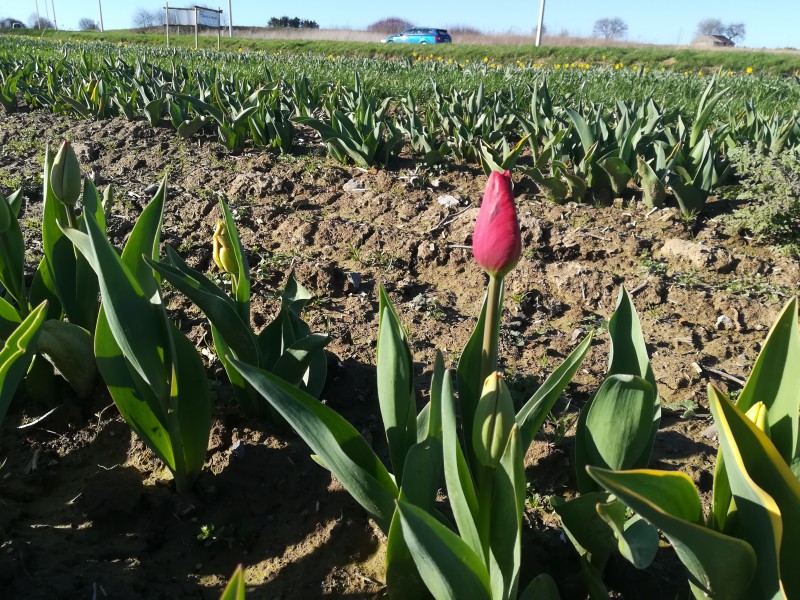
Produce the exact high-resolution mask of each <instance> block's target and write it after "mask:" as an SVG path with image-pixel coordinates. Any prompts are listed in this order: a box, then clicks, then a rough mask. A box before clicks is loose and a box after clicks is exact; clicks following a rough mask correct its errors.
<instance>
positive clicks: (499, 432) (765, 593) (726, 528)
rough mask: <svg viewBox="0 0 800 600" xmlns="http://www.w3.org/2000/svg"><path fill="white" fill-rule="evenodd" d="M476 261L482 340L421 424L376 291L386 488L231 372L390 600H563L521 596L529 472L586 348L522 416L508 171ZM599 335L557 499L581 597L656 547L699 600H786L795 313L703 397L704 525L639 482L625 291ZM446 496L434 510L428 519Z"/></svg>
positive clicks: (363, 445) (317, 428)
mask: <svg viewBox="0 0 800 600" xmlns="http://www.w3.org/2000/svg"><path fill="white" fill-rule="evenodd" d="M473 252H474V257H475V260H476V261H477V263H478V264H479V265H480V266H481V267H482V268H483V269H484V270H485V272H486V273H487V275H488V286H487V291H486V296H485V301H484V304H483V307H482V310H481V313H480V315H479V318H478V321H477V325H476V327H475V330H474V331H473V333H472V336H471V337H470V339H469V341H468V342H467V344H466V346H465V348H464V350H463V352H462V354H461V357H460V359H459V362H458V368H457V369H456V371H455V373H451V372H450V371H449V370H448V369H446V368H445V365H444V361H443V359H442V357H441V355H438V356H437V358H436V361H435V363H434V365H433V377H432V381H431V389H430V400H429V402H428V404H427V405H426V406H425V407H424V408H423V409H422V410H421V411H420V412H419V413H417V410H416V406H417V402H416V399H415V392H414V390H415V386H414V381H413V357H412V355H411V351H410V347H409V343H408V339H407V336H406V334H405V330H404V329H403V327H402V324H401V323H400V320H399V318H398V315H397V312H396V311H395V309H394V307H393V305H392V303H391V301H390V299H389V297H388V295H387V294H386V292H385V291H384V290H383V289H381V290H380V292H379V302H380V307H379V314H380V317H379V323H378V343H377V356H376V364H377V392H378V402H379V407H380V413H381V418H382V421H383V425H384V429H385V435H386V440H387V444H388V449H389V459H390V460H389V462H390V464H391V471H390V470H389V469H387V468H386V466H385V465H384V464H383V462H382V461H381V460H380V459H379V457H378V456H377V455H376V454H375V453H374V451H373V450H372V448H371V447H370V445H369V444H368V443H367V442H366V441H365V440H364V439H363V438H362V437H361V435H360V434H359V433H358V431H357V430H356V429H355V428H354V427H353V426H352V425H350V424H349V423H348V422H347V421H346V420H345V419H343V418H342V417H341V416H339V415H338V414H337V413H336V412H335V411H333V410H332V409H331V408H329V407H328V406H326V405H324V404H321V403H320V402H318V401H317V400H315V399H314V398H312V397H311V396H309V395H308V394H306V393H304V392H303V391H302V390H300V389H298V388H297V387H296V386H292V385H289V384H287V383H286V382H284V381H282V380H281V379H280V378H278V377H276V376H275V375H273V374H270V373H267V372H265V371H263V370H260V369H258V368H257V367H254V366H252V365H248V364H245V363H243V362H240V361H236V360H233V361H232V362H233V366H234V368H236V369H237V370H239V372H240V373H241V374H242V376H243V378H244V379H245V380H247V381H248V382H249V383H250V384H251V385H252V386H253V388H255V389H256V390H257V391H258V392H260V393H261V394H262V395H263V397H264V398H265V399H266V400H267V401H268V402H269V403H270V404H271V405H272V406H273V407H274V408H275V410H277V411H278V412H279V413H280V414H281V415H282V416H283V417H284V418H285V419H286V421H287V422H288V423H289V425H291V426H292V427H293V428H294V429H295V431H296V432H297V433H298V434H299V435H300V436H301V437H302V438H303V439H304V440H305V442H306V443H307V444H308V446H309V448H310V449H311V451H312V452H313V455H312V456H313V458H314V460H315V461H316V462H317V463H319V464H320V466H322V467H324V468H326V469H328V470H330V471H331V473H332V474H333V475H334V476H336V478H337V479H338V480H339V481H340V482H341V483H342V484H343V485H344V487H345V488H346V489H347V490H348V492H349V493H350V494H351V495H352V496H353V498H354V499H355V500H356V501H357V502H358V503H359V504H360V505H361V506H362V507H364V509H365V510H366V511H367V513H368V514H369V515H370V516H371V517H372V518H373V519H374V520H375V522H376V523H377V524H378V526H379V527H380V528H381V529H382V530H383V531H384V533H385V534H386V536H387V548H386V584H387V588H388V592H389V595H390V597H393V598H421V597H428V596H432V597H434V598H436V599H437V600H455V599H460V598H486V599H502V600H507V599H509V600H510V599H514V598H524V599H532V598H558V586H557V584H556V582H555V581H554V580H553V579H552V578H551V577H550V576H549V575H548V574H546V573H542V574H540V575H538V576H537V577H535V578H534V579H533V580H532V581H530V582H528V583H527V585H525V582H522V581H520V576H519V574H520V567H521V565H522V561H523V557H522V555H521V531H522V523H523V512H524V502H525V487H526V476H525V469H524V463H523V457H524V455H525V453H526V451H527V449H528V446H529V445H530V443H531V442H532V440H533V438H534V436H535V435H536V433H537V431H538V430H539V428H540V427H541V425H542V424H543V422H544V420H545V417H546V415H547V414H548V413H549V412H550V411H551V409H552V408H553V405H554V403H555V401H556V400H557V399H558V397H559V396H560V395H561V393H562V392H563V390H564V389H565V388H566V386H567V385H568V384H569V382H570V380H571V379H572V377H573V375H574V374H575V372H576V371H577V370H578V368H579V366H580V364H581V362H582V360H583V358H584V356H585V354H586V352H587V350H588V348H589V346H590V344H591V336H589V337H587V338H586V339H584V340H583V341H582V342H581V343H579V344H578V345H577V346H576V348H575V349H574V350H573V351H572V353H571V354H570V355H569V356H568V357H567V358H566V359H565V360H564V362H563V363H562V364H561V365H560V366H559V367H558V368H557V369H555V371H553V373H552V374H551V375H550V376H549V377H547V378H546V379H545V381H544V382H543V383H542V385H541V387H540V388H539V389H538V390H537V391H536V392H535V393H534V394H533V396H532V397H531V398H530V399H529V400H528V401H527V402H526V403H525V404H524V405H523V406H522V408H521V409H520V410H519V411H515V408H514V402H513V400H512V398H511V395H510V393H509V390H508V387H507V386H506V384H505V382H504V377H503V375H502V373H501V372H499V371H498V370H497V369H498V356H497V352H498V343H497V341H498V335H499V327H500V316H501V311H500V306H501V303H502V295H503V278H504V276H505V275H506V274H507V273H508V272H509V271H510V270H511V269H512V268H513V267H514V265H515V264H516V262H517V260H518V258H519V256H520V252H521V246H520V232H519V226H518V222H517V218H516V212H515V207H514V200H513V194H512V186H511V179H510V175H509V173H508V172H505V173H501V172H498V171H493V172H492V173H491V174H490V176H489V181H488V183H487V187H486V191H485V194H484V199H483V203H482V204H481V209H480V212H479V214H478V219H477V222H476V224H475V231H474V234H473ZM608 331H609V335H610V341H611V345H610V352H609V364H608V370H607V373H606V376H605V379H604V381H603V383H602V384H601V385H600V387H599V388H598V389H597V391H596V392H595V394H594V395H593V396H592V398H591V399H590V400H589V402H587V404H586V405H585V406H584V407H583V409H582V410H581V412H580V416H579V419H578V422H577V427H576V442H575V465H576V476H577V481H578V487H579V491H580V495H579V496H577V497H575V498H573V499H571V500H569V501H565V500H562V499H559V498H551V504H552V506H553V507H554V510H555V512H556V513H557V514H558V515H559V517H560V519H561V522H562V525H563V527H564V531H565V533H566V534H567V536H568V537H569V539H570V540H571V541H572V543H573V544H574V545H575V548H576V550H577V551H578V553H579V555H580V564H581V572H582V575H583V577H584V580H585V582H586V586H587V589H588V591H589V594H590V596H591V597H592V598H607V597H609V593H608V591H607V589H606V587H605V584H604V582H603V568H604V566H605V564H606V562H607V561H608V559H609V558H610V556H611V555H612V554H614V553H619V554H620V555H621V556H623V557H624V558H625V559H627V560H628V561H630V562H631V563H632V564H633V565H634V566H635V567H636V568H640V569H643V568H646V567H648V566H649V565H650V564H651V563H652V561H653V559H654V558H655V556H656V552H657V550H658V548H659V531H661V532H662V533H663V534H664V536H665V537H666V538H667V539H668V540H669V541H670V543H671V544H672V546H673V548H674V549H675V551H676V553H677V555H678V557H679V558H680V560H681V561H682V562H683V563H684V565H685V566H686V571H687V577H688V585H689V587H690V589H691V591H692V594H693V595H694V596H695V597H696V598H699V599H700V598H725V599H728V598H765V599H766V598H792V597H794V596H795V595H796V594H797V593H798V575H797V570H796V569H795V568H794V564H795V562H794V561H795V560H796V558H797V553H798V550H800V548H798V541H797V539H796V537H795V536H793V535H792V534H791V532H793V531H795V530H796V527H797V525H798V523H797V519H798V518H800V482H798V474H800V468H799V467H798V465H800V459H799V458H798V415H799V413H800V391H798V390H800V376H798V374H797V371H796V368H795V367H796V364H797V361H798V360H800V330H799V329H798V312H797V300H796V299H793V300H791V301H790V302H789V303H788V304H787V306H786V308H785V309H784V311H783V312H782V314H781V316H780V317H779V318H778V320H777V322H776V324H775V325H774V327H773V328H772V330H771V332H770V333H769V335H768V337H767V340H766V342H765V343H764V346H763V348H762V351H761V353H760V355H759V357H758V359H757V360H756V363H755V365H754V368H753V371H752V373H751V375H750V377H749V379H748V381H747V384H746V385H745V388H744V390H743V392H742V394H741V395H740V396H739V399H738V401H737V402H736V403H735V404H734V403H732V402H731V401H730V400H729V399H728V398H726V397H725V395H724V394H723V393H722V392H720V391H719V390H717V389H716V388H714V387H713V386H712V387H710V388H709V405H710V407H711V411H712V415H713V417H714V421H715V423H716V425H717V428H718V431H719V436H720V451H719V456H718V458H717V468H716V472H715V477H714V502H713V509H712V513H711V514H710V515H709V516H708V517H704V515H703V512H702V505H701V501H700V497H699V494H698V492H697V490H696V488H695V487H694V484H693V483H692V482H691V480H690V479H689V478H688V477H687V476H686V475H684V474H681V473H674V472H661V471H653V470H647V466H648V464H649V462H650V456H651V454H652V450H653V446H654V443H655V439H656V435H657V432H658V427H659V423H660V418H661V407H660V401H659V396H658V390H657V384H656V380H655V377H654V374H653V370H652V368H651V366H650V361H649V357H648V354H647V350H646V346H645V342H644V336H643V332H642V328H641V324H640V321H639V318H638V316H637V314H636V310H635V308H634V306H633V303H632V301H631V298H630V296H629V294H628V293H627V292H626V291H625V289H624V288H623V289H621V290H620V295H619V299H618V302H617V307H616V309H615V311H614V314H613V315H612V316H611V318H610V320H609V324H608ZM745 413H747V414H745ZM442 480H443V481H444V486H445V490H446V492H447V501H446V503H444V504H442V503H441V502H440V503H437V502H436V496H437V490H438V489H439V487H440V482H441V481H442Z"/></svg>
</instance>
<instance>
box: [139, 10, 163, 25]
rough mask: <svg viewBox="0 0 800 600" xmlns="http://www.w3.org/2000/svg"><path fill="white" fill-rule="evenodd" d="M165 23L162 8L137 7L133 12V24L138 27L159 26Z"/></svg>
mask: <svg viewBox="0 0 800 600" xmlns="http://www.w3.org/2000/svg"><path fill="white" fill-rule="evenodd" d="M163 23H164V16H163V12H162V11H161V10H147V9H146V8H137V9H136V12H135V13H133V26H134V27H136V28H137V29H147V28H148V27H157V26H158V25H161V24H163Z"/></svg>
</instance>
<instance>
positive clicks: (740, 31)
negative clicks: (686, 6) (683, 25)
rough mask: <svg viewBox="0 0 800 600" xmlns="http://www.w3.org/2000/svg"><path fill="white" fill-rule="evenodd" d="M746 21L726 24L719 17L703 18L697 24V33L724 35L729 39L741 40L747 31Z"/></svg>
mask: <svg viewBox="0 0 800 600" xmlns="http://www.w3.org/2000/svg"><path fill="white" fill-rule="evenodd" d="M746 29H747V28H746V27H745V24H744V23H729V24H727V25H726V24H725V23H723V22H722V21H721V20H719V19H703V20H702V21H700V22H699V23H698V24H697V35H724V36H725V37H726V38H728V39H729V40H732V41H734V42H741V41H742V40H744V36H745V33H746Z"/></svg>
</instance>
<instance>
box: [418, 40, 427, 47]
mask: <svg viewBox="0 0 800 600" xmlns="http://www.w3.org/2000/svg"><path fill="white" fill-rule="evenodd" d="M419 45H420V46H427V45H428V42H425V41H422V42H420V43H419Z"/></svg>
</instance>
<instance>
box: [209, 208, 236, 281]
mask: <svg viewBox="0 0 800 600" xmlns="http://www.w3.org/2000/svg"><path fill="white" fill-rule="evenodd" d="M213 239H214V262H215V263H217V266H218V267H219V268H220V269H221V270H222V271H225V272H226V273H230V274H231V275H233V276H234V277H238V276H239V263H237V262H236V255H235V254H234V252H233V242H232V241H231V236H230V234H229V233H228V228H227V227H225V223H224V222H223V221H219V222H217V228H216V230H214V238H213Z"/></svg>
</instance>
